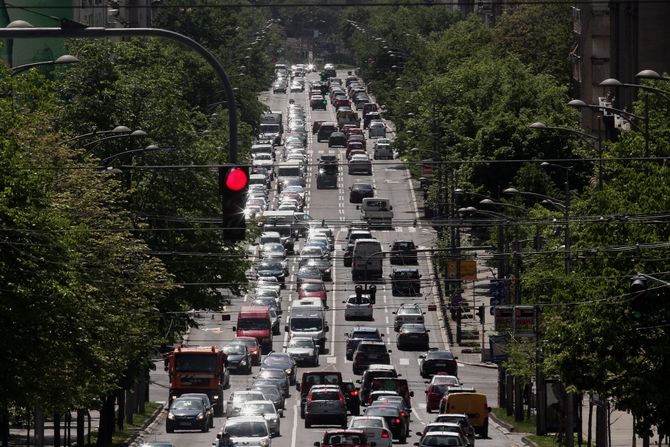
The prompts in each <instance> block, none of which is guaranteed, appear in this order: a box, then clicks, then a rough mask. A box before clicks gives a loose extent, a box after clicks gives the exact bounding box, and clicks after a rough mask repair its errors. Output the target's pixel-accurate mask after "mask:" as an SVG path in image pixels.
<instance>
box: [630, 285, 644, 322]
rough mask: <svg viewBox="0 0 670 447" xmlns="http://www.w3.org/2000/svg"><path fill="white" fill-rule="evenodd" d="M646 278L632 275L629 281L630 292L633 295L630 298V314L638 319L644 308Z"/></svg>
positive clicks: (642, 314)
mask: <svg viewBox="0 0 670 447" xmlns="http://www.w3.org/2000/svg"><path fill="white" fill-rule="evenodd" d="M646 292H647V278H645V277H644V276H642V275H635V276H633V278H632V280H631V283H630V293H631V294H632V295H633V296H632V299H631V300H630V314H631V316H632V317H633V319H635V320H640V319H642V317H643V316H644V313H645V308H646V304H647V303H646V300H647V297H646Z"/></svg>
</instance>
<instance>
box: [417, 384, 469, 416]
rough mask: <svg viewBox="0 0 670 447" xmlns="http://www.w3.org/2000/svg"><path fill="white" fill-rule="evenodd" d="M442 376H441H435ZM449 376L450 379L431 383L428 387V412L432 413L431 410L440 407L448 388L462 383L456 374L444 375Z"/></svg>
mask: <svg viewBox="0 0 670 447" xmlns="http://www.w3.org/2000/svg"><path fill="white" fill-rule="evenodd" d="M433 377H440V376H433ZM442 377H445V378H449V380H448V381H444V382H441V383H432V382H431V383H429V384H428V387H427V388H426V412H428V413H430V412H431V411H434V410H438V409H439V408H440V402H441V401H442V397H443V396H444V394H445V393H446V392H447V390H448V388H449V387H451V386H460V385H461V383H460V381H459V380H458V377H456V376H442Z"/></svg>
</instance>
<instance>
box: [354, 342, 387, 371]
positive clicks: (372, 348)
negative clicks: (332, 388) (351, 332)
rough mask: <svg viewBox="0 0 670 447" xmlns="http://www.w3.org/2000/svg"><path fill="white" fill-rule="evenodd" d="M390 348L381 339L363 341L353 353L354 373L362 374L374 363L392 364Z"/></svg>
mask: <svg viewBox="0 0 670 447" xmlns="http://www.w3.org/2000/svg"><path fill="white" fill-rule="evenodd" d="M390 352H391V350H390V349H386V344H384V342H379V341H362V342H360V343H359V344H358V346H357V347H356V350H355V351H354V355H353V363H352V365H351V366H352V368H353V372H354V374H361V373H362V372H363V371H365V370H366V369H367V368H368V366H370V365H372V364H380V365H390V364H391V356H390V355H389V353H390Z"/></svg>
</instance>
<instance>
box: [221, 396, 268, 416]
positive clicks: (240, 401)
mask: <svg viewBox="0 0 670 447" xmlns="http://www.w3.org/2000/svg"><path fill="white" fill-rule="evenodd" d="M264 399H265V396H263V393H261V392H260V391H233V392H232V393H231V394H230V396H229V397H228V402H226V417H228V418H230V417H233V416H238V415H239V413H240V410H241V409H242V407H244V405H245V404H246V403H247V402H249V401H252V400H264Z"/></svg>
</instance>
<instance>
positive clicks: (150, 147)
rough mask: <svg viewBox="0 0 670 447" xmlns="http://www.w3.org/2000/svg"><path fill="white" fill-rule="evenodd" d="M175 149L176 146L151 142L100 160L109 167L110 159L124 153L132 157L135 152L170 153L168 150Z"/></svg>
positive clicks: (121, 155)
mask: <svg viewBox="0 0 670 447" xmlns="http://www.w3.org/2000/svg"><path fill="white" fill-rule="evenodd" d="M174 150H175V148H173V147H160V146H157V145H155V144H150V145H148V146H146V147H144V148H141V149H130V150H127V151H123V152H119V153H118V154H114V155H110V156H109V157H106V158H103V159H102V160H100V162H101V163H102V164H103V165H104V166H105V167H107V166H108V165H109V162H110V161H113V160H115V159H117V158H120V157H123V156H124V155H130V156H131V158H132V156H133V155H135V154H141V153H145V152H165V153H168V152H173V151H174Z"/></svg>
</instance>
